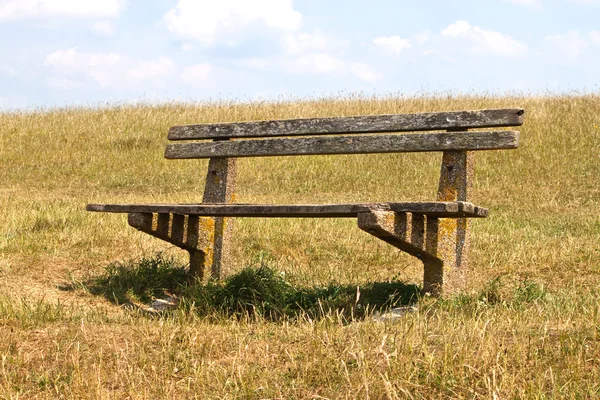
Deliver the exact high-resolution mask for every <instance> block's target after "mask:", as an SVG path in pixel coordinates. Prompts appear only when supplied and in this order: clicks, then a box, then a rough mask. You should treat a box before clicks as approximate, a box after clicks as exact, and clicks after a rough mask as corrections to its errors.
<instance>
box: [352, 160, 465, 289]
mask: <svg viewBox="0 0 600 400" xmlns="http://www.w3.org/2000/svg"><path fill="white" fill-rule="evenodd" d="M472 176H473V153H472V152H466V151H446V152H444V155H443V159H442V171H441V177H440V185H439V190H438V195H437V200H438V201H467V196H468V192H469V190H470V187H471V181H472ZM467 221H468V220H467V218H436V217H425V216H423V215H419V214H412V215H410V214H408V213H395V212H393V211H383V210H371V211H369V212H364V213H360V214H359V215H358V226H359V228H360V229H362V230H364V231H366V232H368V233H370V234H371V235H373V236H375V237H377V238H379V239H381V240H384V241H385V242H387V243H389V244H391V245H392V246H394V247H397V248H398V249H400V250H402V251H404V252H407V253H409V254H411V255H413V256H415V257H417V258H418V259H420V260H421V261H422V262H423V267H424V273H423V292H424V293H430V294H431V295H433V296H439V295H441V294H442V290H443V291H444V292H445V293H456V292H459V291H460V290H463V289H464V288H465V287H466V282H465V281H466V279H465V269H466V267H467V262H468V259H467V251H468V247H469V235H468V229H467V228H468V222H467Z"/></svg>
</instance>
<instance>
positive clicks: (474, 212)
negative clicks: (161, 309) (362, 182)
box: [86, 201, 487, 218]
mask: <svg viewBox="0 0 600 400" xmlns="http://www.w3.org/2000/svg"><path fill="white" fill-rule="evenodd" d="M86 209H87V210H88V211H97V212H111V213H159V214H161V213H171V214H181V215H198V216H205V217H272V218H273V217H278V218H286V217H288V218H352V217H357V216H358V214H359V213H360V212H366V211H371V210H385V211H396V212H411V213H416V214H424V215H429V216H434V217H446V218H460V217H473V218H483V217H486V216H487V209H485V208H481V207H476V206H474V205H473V204H471V203H468V202H460V201H458V202H437V201H433V202H403V203H358V204H277V205H273V204H88V205H87V207H86Z"/></svg>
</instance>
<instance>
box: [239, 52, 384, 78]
mask: <svg viewBox="0 0 600 400" xmlns="http://www.w3.org/2000/svg"><path fill="white" fill-rule="evenodd" d="M238 65H240V66H241V67H243V68H251V69H256V70H261V71H266V70H270V71H276V72H283V73H289V74H302V75H304V74H316V75H332V76H338V77H339V76H352V77H354V78H357V79H359V80H361V81H364V82H369V83H372V82H375V81H377V80H379V79H381V77H382V76H381V74H380V73H378V72H377V71H376V70H375V69H374V68H373V67H372V66H371V65H369V64H365V63H360V62H353V61H347V60H344V59H342V58H340V57H336V56H333V55H331V54H327V53H309V54H303V55H299V56H294V57H280V58H258V57H252V58H247V59H243V60H240V61H239V62H238Z"/></svg>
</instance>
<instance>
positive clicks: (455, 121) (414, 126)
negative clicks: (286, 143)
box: [169, 108, 524, 140]
mask: <svg viewBox="0 0 600 400" xmlns="http://www.w3.org/2000/svg"><path fill="white" fill-rule="evenodd" d="M523 113H524V111H523V109H521V108H507V109H492V110H473V111H452V112H434V113H419V114H391V115H367V116H355V117H335V118H306V119H290V120H278V121H253V122H233V123H218V124H200V125H186V126H174V127H172V128H171V129H170V131H169V139H170V140H191V139H219V138H221V139H223V138H252V137H255V138H256V137H269V136H295V135H331V134H339V133H343V134H350V133H367V132H370V133H382V132H410V131H430V130H445V129H471V128H494V127H508V126H520V125H522V124H523Z"/></svg>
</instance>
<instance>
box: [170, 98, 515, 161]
mask: <svg viewBox="0 0 600 400" xmlns="http://www.w3.org/2000/svg"><path fill="white" fill-rule="evenodd" d="M523 114H524V111H523V109H521V108H510V109H492V110H476V111H453V112H436V113H421V114H394V115H374V116H358V117H337V118H310V119H291V120H278V121H258V122H235V123H219V124H201V125H186V126H175V127H172V128H171V129H170V131H169V136H168V138H169V140H172V141H182V140H201V141H200V142H193V143H189V142H188V143H173V144H168V145H167V148H166V150H165V158H168V159H188V158H227V157H265V156H288V155H312V154H364V153H401V152H422V151H449V150H459V151H466V150H491V149H514V148H516V147H517V146H518V141H519V132H517V131H512V130H500V131H493V130H492V131H490V130H485V131H468V130H469V129H473V128H498V127H513V126H520V125H522V124H523ZM422 131H446V132H437V133H436V132H428V133H415V134H397V133H393V134H390V133H391V132H422ZM448 131H450V132H448ZM294 136H302V137H294ZM230 139H241V140H230Z"/></svg>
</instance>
